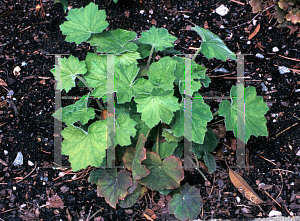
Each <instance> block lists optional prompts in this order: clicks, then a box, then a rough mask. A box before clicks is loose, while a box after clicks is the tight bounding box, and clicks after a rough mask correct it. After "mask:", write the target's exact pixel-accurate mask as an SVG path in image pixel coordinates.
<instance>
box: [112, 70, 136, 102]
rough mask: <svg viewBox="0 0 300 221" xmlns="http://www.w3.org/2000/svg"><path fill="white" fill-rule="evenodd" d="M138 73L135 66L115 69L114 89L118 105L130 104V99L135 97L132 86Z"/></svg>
mask: <svg viewBox="0 0 300 221" xmlns="http://www.w3.org/2000/svg"><path fill="white" fill-rule="evenodd" d="M138 72H139V68H138V67H137V66H136V64H131V65H129V66H125V65H121V66H119V68H115V73H114V75H115V89H116V92H117V98H118V103H120V104H123V103H125V102H130V101H131V99H132V97H135V96H136V92H135V90H134V87H133V85H134V80H135V78H136V76H137V74H138Z"/></svg>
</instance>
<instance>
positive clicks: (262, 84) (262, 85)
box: [260, 82, 268, 91]
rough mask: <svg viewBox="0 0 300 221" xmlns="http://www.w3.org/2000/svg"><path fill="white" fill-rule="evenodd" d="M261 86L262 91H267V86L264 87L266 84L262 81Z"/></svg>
mask: <svg viewBox="0 0 300 221" xmlns="http://www.w3.org/2000/svg"><path fill="white" fill-rule="evenodd" d="M260 85H261V87H262V91H268V88H267V87H266V85H265V84H264V82H261V84H260Z"/></svg>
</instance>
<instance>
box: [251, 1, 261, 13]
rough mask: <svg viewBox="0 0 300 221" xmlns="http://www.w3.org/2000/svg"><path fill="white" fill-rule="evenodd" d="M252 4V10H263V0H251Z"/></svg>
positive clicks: (256, 11) (254, 11)
mask: <svg viewBox="0 0 300 221" xmlns="http://www.w3.org/2000/svg"><path fill="white" fill-rule="evenodd" d="M249 3H250V5H251V6H252V12H253V13H258V12H260V11H262V1H261V0H251V1H250V2H249Z"/></svg>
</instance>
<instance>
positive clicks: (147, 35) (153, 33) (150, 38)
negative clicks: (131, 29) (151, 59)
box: [138, 26, 177, 56]
mask: <svg viewBox="0 0 300 221" xmlns="http://www.w3.org/2000/svg"><path fill="white" fill-rule="evenodd" d="M176 40H177V38H176V37H174V36H172V35H170V34H169V32H168V30H167V29H165V28H155V27H154V26H152V28H150V30H148V31H144V32H142V35H141V38H140V39H139V42H138V43H143V44H149V45H151V46H153V47H154V48H155V50H156V51H162V50H164V49H165V48H169V47H173V46H174V45H173V44H174V41H176ZM148 56H149V55H148Z"/></svg>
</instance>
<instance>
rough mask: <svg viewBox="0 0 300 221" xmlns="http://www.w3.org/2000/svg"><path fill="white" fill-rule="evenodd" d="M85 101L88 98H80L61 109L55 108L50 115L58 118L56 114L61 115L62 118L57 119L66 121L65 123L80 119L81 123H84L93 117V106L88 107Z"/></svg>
mask: <svg viewBox="0 0 300 221" xmlns="http://www.w3.org/2000/svg"><path fill="white" fill-rule="evenodd" d="M87 103H88V98H86V99H83V98H81V99H80V100H78V101H76V102H75V104H72V105H69V106H66V107H63V108H62V110H61V109H58V110H56V111H55V113H54V114H52V116H53V117H55V118H57V119H58V115H61V116H62V119H58V120H62V121H63V122H65V123H66V125H69V124H73V123H75V122H77V121H80V122H81V123H82V124H86V123H87V122H88V121H89V120H91V119H94V118H95V110H94V108H91V107H89V108H88V107H87ZM61 111H62V112H61ZM60 112H61V113H60Z"/></svg>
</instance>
